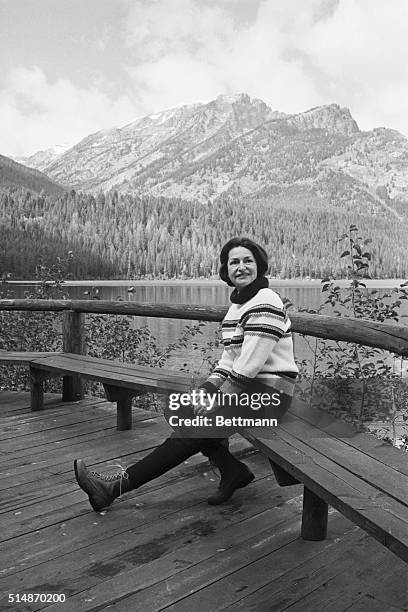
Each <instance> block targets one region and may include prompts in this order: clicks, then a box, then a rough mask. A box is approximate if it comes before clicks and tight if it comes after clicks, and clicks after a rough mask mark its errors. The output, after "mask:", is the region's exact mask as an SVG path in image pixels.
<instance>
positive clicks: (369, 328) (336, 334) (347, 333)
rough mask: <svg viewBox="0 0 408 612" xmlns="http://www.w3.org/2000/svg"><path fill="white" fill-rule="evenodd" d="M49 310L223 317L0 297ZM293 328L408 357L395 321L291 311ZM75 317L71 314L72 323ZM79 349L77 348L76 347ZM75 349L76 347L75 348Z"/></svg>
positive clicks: (4, 305) (7, 303)
mask: <svg viewBox="0 0 408 612" xmlns="http://www.w3.org/2000/svg"><path fill="white" fill-rule="evenodd" d="M1 310H12V311H17V310H18V311H52V312H62V311H67V312H68V313H71V315H72V314H73V313H97V314H122V315H132V316H141V317H161V318H167V319H186V320H193V321H215V322H217V321H218V322H219V321H221V320H222V319H223V317H224V315H225V313H226V311H227V308H226V307H225V306H202V305H195V304H149V303H137V302H122V301H120V302H110V301H107V300H31V299H28V300H25V299H24V300H0V311H1ZM290 318H291V320H292V329H293V331H294V332H296V333H300V334H305V335H307V336H314V337H317V338H324V339H329V340H335V341H345V342H353V343H355V344H363V345H365V346H372V347H375V348H380V349H384V350H387V351H391V352H393V353H397V354H398V355H402V356H404V357H408V327H407V326H404V325H399V324H397V323H378V322H375V321H368V320H366V319H355V318H352V317H350V318H349V317H330V316H327V315H317V314H308V313H303V312H302V313H300V312H291V313H290ZM75 319H78V321H79V319H80V317H73V318H71V325H70V326H72V323H73V321H75ZM77 350H78V349H77ZM75 352H76V351H75Z"/></svg>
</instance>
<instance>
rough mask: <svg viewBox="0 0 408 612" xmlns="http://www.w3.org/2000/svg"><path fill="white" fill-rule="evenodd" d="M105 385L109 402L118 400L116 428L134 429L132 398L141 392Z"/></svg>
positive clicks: (120, 429)
mask: <svg viewBox="0 0 408 612" xmlns="http://www.w3.org/2000/svg"><path fill="white" fill-rule="evenodd" d="M103 386H104V389H105V393H106V398H107V400H108V402H116V406H117V408H116V429H117V430H118V431H125V430H126V429H132V399H133V397H134V396H135V395H138V394H139V393H138V392H137V391H133V390H129V389H124V388H122V387H113V386H112V385H105V384H104V385H103Z"/></svg>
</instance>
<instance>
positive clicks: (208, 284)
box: [10, 279, 408, 367]
mask: <svg viewBox="0 0 408 612" xmlns="http://www.w3.org/2000/svg"><path fill="white" fill-rule="evenodd" d="M400 282H401V281H399V280H392V279H391V280H388V281H385V280H382V281H369V282H368V284H369V286H370V288H372V289H373V288H377V289H379V290H382V291H386V290H387V288H390V287H396V286H398V285H399V283H400ZM339 284H341V285H343V286H346V285H347V281H341V282H340V283H339ZM10 286H11V288H12V290H13V292H14V297H16V298H19V297H20V298H22V297H24V296H25V292H26V291H28V290H32V288H33V287H32V286H33V283H17V282H15V283H11V284H10ZM270 286H271V287H272V288H273V289H274V290H275V291H277V292H278V293H279V294H280V296H281V297H282V298H288V299H289V300H290V301H291V302H292V303H293V305H294V308H295V309H297V308H312V309H316V308H317V307H318V306H319V305H320V303H321V301H322V299H324V296H325V294H322V292H321V283H320V282H319V281H313V280H311V281H296V280H286V281H285V280H276V281H274V280H271V281H270ZM65 287H66V293H67V296H68V297H69V298H71V299H91V298H92V297H93V298H99V299H102V300H112V301H117V300H124V301H133V302H147V303H152V304H157V303H166V304H190V305H191V304H199V305H211V306H214V305H221V306H226V305H228V304H229V295H230V293H231V289H230V288H228V287H227V286H226V285H225V284H224V283H222V282H220V281H200V280H192V281H94V282H90V281H73V282H72V283H69V284H68V283H67V284H66V286H65ZM402 314H403V316H404V318H405V319H406V317H407V315H408V305H407V304H404V311H403V312H402ZM194 323H195V322H194V321H183V320H177V319H161V318H150V317H134V324H135V325H137V326H141V325H147V326H148V328H149V329H150V331H151V332H152V334H154V336H155V337H156V338H157V339H158V340H159V343H160V344H161V345H163V346H165V345H167V344H169V343H171V342H174V341H176V340H177V339H178V338H179V337H180V335H181V332H182V330H183V328H184V327H185V326H186V325H192V324H194ZM217 330H218V324H216V323H207V324H206V326H205V328H203V332H204V333H203V335H202V336H196V337H195V338H194V342H197V343H198V344H199V345H200V346H204V345H205V344H206V342H207V340H208V339H211V338H214V335H215V334H216V333H217ZM312 341H313V342H314V340H312ZM295 352H296V357H297V359H298V360H299V361H300V360H302V359H308V358H310V357H311V350H310V347H309V345H308V343H307V342H306V341H305V340H304V339H303V338H301V337H300V336H296V338H295ZM186 360H187V361H189V360H197V353H196V352H194V351H191V352H190V351H186V350H185V349H183V351H182V353H179V354H178V355H174V357H173V359H172V360H171V361H170V363H169V364H168V365H169V366H173V367H177V366H178V365H180V363H181V362H184V361H186Z"/></svg>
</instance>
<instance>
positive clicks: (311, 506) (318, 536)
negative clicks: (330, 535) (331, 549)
mask: <svg viewBox="0 0 408 612" xmlns="http://www.w3.org/2000/svg"><path fill="white" fill-rule="evenodd" d="M328 511H329V507H328V504H327V503H326V502H325V501H323V500H322V499H321V498H320V497H318V496H317V495H316V494H315V493H313V491H310V489H308V488H307V487H304V491H303V514H302V531H301V534H302V538H303V539H304V540H314V541H320V540H325V539H326V536H327V517H328Z"/></svg>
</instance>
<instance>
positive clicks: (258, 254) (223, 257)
mask: <svg viewBox="0 0 408 612" xmlns="http://www.w3.org/2000/svg"><path fill="white" fill-rule="evenodd" d="M235 247H245V248H246V249H249V250H250V251H251V253H252V255H253V256H254V258H255V261H256V266H257V278H259V277H260V276H265V274H266V272H267V270H268V255H267V253H266V251H265V249H264V248H262V247H261V246H260V245H259V244H257V243H256V242H254V241H253V240H251V239H250V238H240V237H237V238H231V240H228V242H227V243H226V244H224V246H223V247H222V249H221V253H220V262H221V266H220V278H221V280H223V281H224V282H225V283H227V285H229V286H230V287H233V286H234V284H233V283H232V282H231V280H230V278H229V276H228V255H229V252H230V251H231V249H235Z"/></svg>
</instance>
